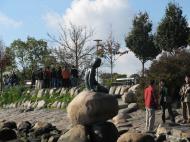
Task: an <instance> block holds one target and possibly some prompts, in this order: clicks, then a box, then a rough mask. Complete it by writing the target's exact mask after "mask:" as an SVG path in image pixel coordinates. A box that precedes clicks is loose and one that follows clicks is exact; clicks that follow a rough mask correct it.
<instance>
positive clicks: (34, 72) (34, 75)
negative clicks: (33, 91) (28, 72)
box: [31, 70, 36, 88]
mask: <svg viewBox="0 0 190 142" xmlns="http://www.w3.org/2000/svg"><path fill="white" fill-rule="evenodd" d="M31 79H32V83H31V88H33V87H34V86H35V83H36V71H35V70H33V71H32V78H31Z"/></svg>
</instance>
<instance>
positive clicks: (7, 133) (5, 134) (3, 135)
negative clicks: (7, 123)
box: [0, 128, 17, 142]
mask: <svg viewBox="0 0 190 142" xmlns="http://www.w3.org/2000/svg"><path fill="white" fill-rule="evenodd" d="M15 139H17V135H16V132H15V131H14V130H12V129H9V128H2V129H0V141H2V142H5V141H8V140H15Z"/></svg>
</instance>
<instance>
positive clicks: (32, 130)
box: [0, 121, 61, 142]
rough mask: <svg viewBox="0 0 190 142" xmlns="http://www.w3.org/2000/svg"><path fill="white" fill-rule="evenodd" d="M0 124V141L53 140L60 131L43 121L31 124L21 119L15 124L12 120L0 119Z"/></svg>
mask: <svg viewBox="0 0 190 142" xmlns="http://www.w3.org/2000/svg"><path fill="white" fill-rule="evenodd" d="M0 125H1V126H0V141H3V142H5V141H13V140H14V141H15V142H34V141H35V142H55V141H57V140H58V138H59V137H60V135H61V131H59V130H58V129H56V127H54V126H52V125H51V124H50V123H45V122H36V123H34V124H31V123H30V122H28V121H23V122H21V123H18V124H16V123H15V122H13V121H2V122H0Z"/></svg>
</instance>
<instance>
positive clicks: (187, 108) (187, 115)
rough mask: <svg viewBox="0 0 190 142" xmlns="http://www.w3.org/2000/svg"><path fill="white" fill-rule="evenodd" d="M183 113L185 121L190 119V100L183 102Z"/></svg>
mask: <svg viewBox="0 0 190 142" xmlns="http://www.w3.org/2000/svg"><path fill="white" fill-rule="evenodd" d="M182 111H183V112H182V113H183V119H184V120H185V121H187V120H188V121H190V102H182Z"/></svg>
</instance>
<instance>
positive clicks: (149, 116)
mask: <svg viewBox="0 0 190 142" xmlns="http://www.w3.org/2000/svg"><path fill="white" fill-rule="evenodd" d="M144 101H145V107H146V131H147V132H152V131H154V122H155V109H156V108H157V99H156V96H155V81H154V80H151V81H150V85H149V86H148V87H147V88H146V89H145V91H144Z"/></svg>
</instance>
